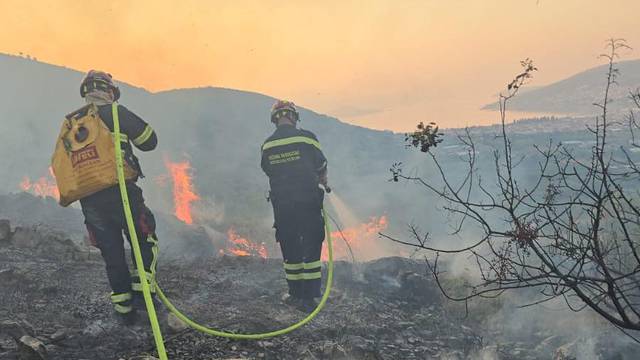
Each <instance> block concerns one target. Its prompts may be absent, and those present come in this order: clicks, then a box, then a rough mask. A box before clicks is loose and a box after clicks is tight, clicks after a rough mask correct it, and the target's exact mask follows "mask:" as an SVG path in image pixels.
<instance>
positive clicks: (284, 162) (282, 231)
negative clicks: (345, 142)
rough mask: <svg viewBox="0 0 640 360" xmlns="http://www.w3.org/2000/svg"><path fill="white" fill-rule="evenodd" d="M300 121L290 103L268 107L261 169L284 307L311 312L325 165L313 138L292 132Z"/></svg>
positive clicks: (317, 289)
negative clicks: (285, 289)
mask: <svg viewBox="0 0 640 360" xmlns="http://www.w3.org/2000/svg"><path fill="white" fill-rule="evenodd" d="M299 120H300V115H299V113H298V111H297V109H296V106H295V105H294V104H293V103H292V102H289V101H282V100H281V101H277V102H276V103H275V104H274V105H273V107H272V109H271V122H272V123H274V124H275V125H276V130H275V132H274V133H273V135H271V136H270V137H269V138H268V139H267V140H266V141H265V143H264V144H263V145H262V162H261V166H262V170H263V171H264V172H265V173H266V174H267V176H268V177H269V185H270V188H271V190H270V196H269V198H270V200H271V204H272V205H273V213H274V219H275V223H274V227H275V229H276V241H277V242H278V243H279V244H280V248H281V250H282V257H283V259H284V271H285V276H286V279H287V284H288V286H289V296H288V298H287V299H286V300H285V302H286V303H288V304H290V305H293V306H295V307H296V308H298V309H300V310H302V311H305V312H311V311H313V310H314V309H315V308H316V306H317V303H316V301H315V298H317V297H320V296H321V293H320V285H321V280H322V272H321V265H322V264H321V262H320V255H321V252H322V242H323V241H324V237H325V231H324V219H323V215H322V203H323V199H324V191H323V190H322V189H321V188H320V187H319V186H318V185H319V184H321V185H323V186H324V187H325V188H327V160H326V158H325V156H324V155H323V153H322V149H321V148H320V143H319V142H318V139H317V138H316V136H315V135H314V134H313V133H312V132H310V131H306V130H302V129H298V128H297V126H296V125H297V123H298V121H299Z"/></svg>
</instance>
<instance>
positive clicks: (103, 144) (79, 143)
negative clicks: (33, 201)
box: [51, 103, 138, 206]
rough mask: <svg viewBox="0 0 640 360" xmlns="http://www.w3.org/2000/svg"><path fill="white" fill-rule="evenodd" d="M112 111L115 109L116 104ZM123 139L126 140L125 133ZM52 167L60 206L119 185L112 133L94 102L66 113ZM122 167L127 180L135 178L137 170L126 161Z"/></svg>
mask: <svg viewBox="0 0 640 360" xmlns="http://www.w3.org/2000/svg"><path fill="white" fill-rule="evenodd" d="M113 111H114V112H116V111H118V106H117V104H115V103H114V106H113ZM122 141H123V142H127V141H128V139H127V137H126V135H124V134H122ZM51 167H52V169H53V174H54V176H55V178H56V182H57V184H58V190H59V191H60V205H62V206H69V205H70V204H71V203H73V202H74V201H76V200H80V199H82V198H85V197H87V196H89V195H92V194H95V193H97V192H98V191H101V190H104V189H107V188H109V187H112V186H114V185H117V184H118V178H117V174H116V160H115V146H114V135H113V134H112V133H111V131H110V130H109V128H108V127H107V126H106V125H105V123H104V122H103V121H102V119H101V118H100V115H99V114H98V108H97V106H96V105H94V104H90V105H87V106H85V107H83V108H81V109H79V110H77V111H75V112H73V113H71V114H69V115H67V116H66V118H65V120H64V122H63V124H62V129H61V130H60V135H58V141H57V143H56V148H55V151H54V153H53V157H52V159H51ZM124 170H125V178H126V179H127V180H131V179H135V178H137V176H138V172H137V171H136V170H134V169H133V168H132V167H131V166H130V165H129V164H128V163H125V168H124Z"/></svg>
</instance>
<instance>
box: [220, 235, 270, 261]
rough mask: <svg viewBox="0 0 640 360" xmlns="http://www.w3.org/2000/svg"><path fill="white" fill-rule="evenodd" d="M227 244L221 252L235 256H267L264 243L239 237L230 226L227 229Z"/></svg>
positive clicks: (264, 257)
mask: <svg viewBox="0 0 640 360" xmlns="http://www.w3.org/2000/svg"><path fill="white" fill-rule="evenodd" d="M227 242H228V246H227V249H226V250H221V251H220V253H221V254H223V255H224V254H230V255H235V256H260V257H261V258H263V259H266V258H267V257H268V256H269V253H268V252H267V248H266V246H265V244H264V243H260V244H257V243H254V242H252V241H250V240H248V239H246V238H243V237H241V236H240V235H238V233H237V232H236V231H235V229H233V228H230V229H229V230H228V231H227Z"/></svg>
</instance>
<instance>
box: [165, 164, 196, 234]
mask: <svg viewBox="0 0 640 360" xmlns="http://www.w3.org/2000/svg"><path fill="white" fill-rule="evenodd" d="M165 166H166V167H167V169H168V170H169V175H170V176H171V180H172V182H173V203H174V208H175V210H174V214H175V216H176V217H177V218H178V219H180V220H181V221H183V222H185V223H187V224H193V216H192V209H191V205H192V203H193V202H194V201H198V200H200V196H199V195H198V194H197V193H196V192H195V189H194V187H193V177H192V175H191V169H192V168H191V164H190V163H189V162H188V161H184V162H177V163H174V162H171V161H170V160H168V159H165Z"/></svg>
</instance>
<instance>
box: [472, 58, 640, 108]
mask: <svg viewBox="0 0 640 360" xmlns="http://www.w3.org/2000/svg"><path fill="white" fill-rule="evenodd" d="M616 68H617V69H618V70H619V74H618V76H617V84H616V85H614V86H613V87H612V89H611V92H610V98H611V99H612V100H613V102H612V103H611V105H612V109H614V110H616V111H625V110H628V109H629V108H630V107H632V102H631V101H630V99H629V98H628V95H629V92H630V91H633V90H637V89H638V88H640V60H629V61H621V62H619V63H617V64H616ZM607 70H608V65H601V66H598V67H595V68H592V69H589V70H586V71H582V72H580V73H578V74H576V75H573V76H571V77H569V78H567V79H564V80H560V81H557V82H554V83H552V84H550V85H546V86H541V87H537V88H535V89H531V90H528V91H525V92H522V93H520V94H518V96H516V97H515V98H513V99H512V100H511V101H510V103H509V109H511V110H515V111H525V112H545V113H556V114H572V115H593V114H594V113H597V112H598V109H597V108H596V107H595V106H593V104H594V103H601V102H602V98H603V95H604V88H605V85H606V80H607V78H606V74H607ZM496 108H497V104H495V103H493V104H488V105H486V106H485V107H484V108H483V109H485V110H495V109H496Z"/></svg>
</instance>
